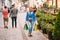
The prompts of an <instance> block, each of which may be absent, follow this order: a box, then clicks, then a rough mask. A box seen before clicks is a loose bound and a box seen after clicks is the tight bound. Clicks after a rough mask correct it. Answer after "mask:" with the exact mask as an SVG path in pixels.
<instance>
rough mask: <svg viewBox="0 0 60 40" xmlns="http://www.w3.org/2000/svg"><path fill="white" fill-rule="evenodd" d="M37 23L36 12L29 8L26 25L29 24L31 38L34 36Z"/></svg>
mask: <svg viewBox="0 0 60 40" xmlns="http://www.w3.org/2000/svg"><path fill="white" fill-rule="evenodd" d="M34 22H35V15H34V12H33V11H32V7H29V12H27V15H26V23H27V24H28V29H29V36H32V35H31V33H32V30H33V26H34Z"/></svg>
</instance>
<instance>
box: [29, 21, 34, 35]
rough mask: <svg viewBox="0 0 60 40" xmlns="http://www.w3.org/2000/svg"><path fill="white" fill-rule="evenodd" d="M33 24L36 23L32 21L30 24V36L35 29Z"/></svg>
mask: <svg viewBox="0 0 60 40" xmlns="http://www.w3.org/2000/svg"><path fill="white" fill-rule="evenodd" d="M33 25H34V23H33V22H30V26H29V34H30V36H31V33H32V30H33Z"/></svg>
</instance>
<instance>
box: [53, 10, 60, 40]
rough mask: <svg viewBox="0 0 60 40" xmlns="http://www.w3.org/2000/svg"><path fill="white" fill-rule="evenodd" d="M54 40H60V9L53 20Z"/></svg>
mask: <svg viewBox="0 0 60 40" xmlns="http://www.w3.org/2000/svg"><path fill="white" fill-rule="evenodd" d="M54 40H60V11H59V12H58V15H57V18H56V22H55V29H54Z"/></svg>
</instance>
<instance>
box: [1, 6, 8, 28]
mask: <svg viewBox="0 0 60 40" xmlns="http://www.w3.org/2000/svg"><path fill="white" fill-rule="evenodd" d="M2 14H3V19H4V28H8V27H7V25H8V9H7V7H6V6H4V9H3V10H2Z"/></svg>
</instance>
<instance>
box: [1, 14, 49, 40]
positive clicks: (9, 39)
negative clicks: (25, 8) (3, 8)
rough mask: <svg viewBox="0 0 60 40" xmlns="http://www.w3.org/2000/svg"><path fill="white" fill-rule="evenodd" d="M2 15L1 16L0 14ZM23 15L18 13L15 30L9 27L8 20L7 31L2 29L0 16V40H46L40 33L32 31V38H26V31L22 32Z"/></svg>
mask: <svg viewBox="0 0 60 40" xmlns="http://www.w3.org/2000/svg"><path fill="white" fill-rule="evenodd" d="M0 15H2V14H0ZM25 16H26V14H25V13H18V17H17V18H18V19H17V23H18V25H17V28H12V27H11V18H9V25H8V27H9V28H8V29H4V28H3V20H2V16H0V18H1V20H0V25H1V27H0V40H48V39H47V38H46V37H44V35H43V34H42V33H41V32H40V31H34V32H33V33H32V35H33V36H32V37H28V31H26V30H24V29H23V27H24V24H25Z"/></svg>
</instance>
